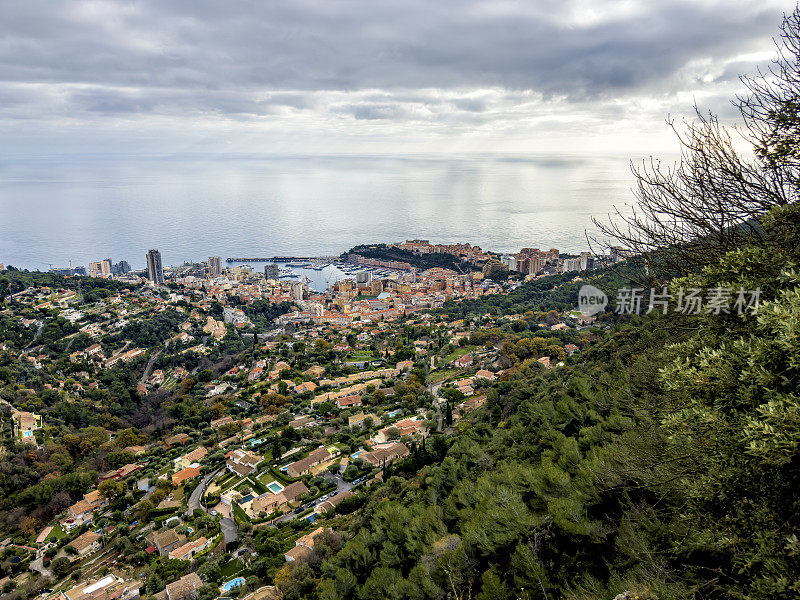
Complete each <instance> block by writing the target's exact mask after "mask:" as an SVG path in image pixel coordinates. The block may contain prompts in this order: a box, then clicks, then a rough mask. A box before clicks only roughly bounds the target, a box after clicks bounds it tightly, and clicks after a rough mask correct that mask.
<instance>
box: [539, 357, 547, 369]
mask: <svg viewBox="0 0 800 600" xmlns="http://www.w3.org/2000/svg"><path fill="white" fill-rule="evenodd" d="M536 362H539V363H541V364H543V365H544V368H545V369H549V368H550V357H549V356H543V357H542V358H539V359H537V361H536Z"/></svg>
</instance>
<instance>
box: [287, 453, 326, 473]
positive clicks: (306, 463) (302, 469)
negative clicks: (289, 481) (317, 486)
mask: <svg viewBox="0 0 800 600" xmlns="http://www.w3.org/2000/svg"><path fill="white" fill-rule="evenodd" d="M330 456H331V454H330V452H328V449H327V448H317V449H316V450H312V451H311V452H310V453H309V454H308V456H306V457H305V458H302V459H300V460H298V461H297V462H293V463H292V464H290V465H289V467H288V468H287V469H286V473H287V475H289V477H300V476H302V475H307V474H308V473H310V472H311V467H314V466H316V465H318V464H319V463H321V462H323V461H325V460H327V459H329V458H330Z"/></svg>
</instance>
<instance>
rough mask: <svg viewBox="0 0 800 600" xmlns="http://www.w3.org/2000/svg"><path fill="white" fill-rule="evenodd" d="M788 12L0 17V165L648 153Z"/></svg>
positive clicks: (417, 7)
mask: <svg viewBox="0 0 800 600" xmlns="http://www.w3.org/2000/svg"><path fill="white" fill-rule="evenodd" d="M793 6H794V4H793V3H790V2H786V1H774V0H766V1H764V0H760V1H758V2H754V1H752V0H747V1H739V0H727V1H723V2H721V1H716V0H692V1H682V0H681V1H678V0H655V1H654V0H644V1H639V0H530V1H527V2H514V1H507V0H496V1H484V2H471V1H461V2H455V1H452V0H435V1H431V0H425V1H419V0H402V1H394V0H382V1H378V2H376V1H375V0H323V1H309V0H291V1H273V0H226V1H223V2H221V1H219V0H214V1H209V0H141V1H137V0H125V1H123V0H91V1H70V0H60V1H58V2H53V1H51V0H47V1H46V0H25V1H19V2H16V1H6V2H2V3H0V157H25V156H32V157H33V156H52V155H56V156H58V155H69V156H82V155H89V156H91V155H117V154H119V155H131V154H138V155H156V156H161V155H165V156H168V155H192V154H195V153H196V154H211V155H217V154H219V155H225V154H231V155H238V154H285V155H307V154H311V155H340V154H343V155H348V154H379V155H381V154H405V153H408V154H426V153H430V154H472V153H492V154H517V153H519V154H525V153H550V152H560V153H564V152H567V153H569V152H617V151H618V152H636V153H648V152H660V151H669V150H674V149H675V141H674V138H673V136H672V135H671V134H670V132H669V130H668V128H667V127H666V125H665V120H666V119H667V117H669V116H673V117H676V118H678V119H680V118H683V117H687V116H691V110H692V105H693V104H694V103H697V104H698V105H699V106H700V107H702V108H704V109H710V110H713V111H715V112H717V113H718V114H719V115H720V116H721V118H722V119H723V121H726V122H733V120H734V119H735V116H736V113H735V109H734V108H733V106H732V105H731V103H730V100H731V98H732V97H733V96H734V95H735V94H736V93H737V92H740V91H741V90H742V84H741V82H740V81H739V75H740V74H743V73H752V72H754V71H755V69H756V68H757V67H758V66H763V65H765V64H767V62H768V61H769V60H770V59H771V58H772V57H773V56H774V54H775V47H774V42H773V40H772V38H773V36H775V35H776V34H777V32H778V26H779V25H780V22H781V18H782V12H783V11H790V10H792V8H793Z"/></svg>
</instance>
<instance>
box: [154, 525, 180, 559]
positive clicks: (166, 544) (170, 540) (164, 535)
mask: <svg viewBox="0 0 800 600" xmlns="http://www.w3.org/2000/svg"><path fill="white" fill-rule="evenodd" d="M145 540H147V542H148V543H150V544H152V545H153V546H155V548H156V550H158V553H159V554H160V555H161V556H169V553H170V552H172V551H173V550H174V549H175V548H177V547H179V546H182V545H184V544H185V543H186V540H187V538H186V536H185V535H182V534H180V533H178V532H177V531H175V530H174V529H166V530H165V531H153V532H151V533H149V534H148V535H147V536H146V537H145Z"/></svg>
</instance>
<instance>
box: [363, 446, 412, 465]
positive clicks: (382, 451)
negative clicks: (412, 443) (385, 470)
mask: <svg viewBox="0 0 800 600" xmlns="http://www.w3.org/2000/svg"><path fill="white" fill-rule="evenodd" d="M409 454H411V452H410V451H409V449H408V447H407V446H406V445H405V444H401V443H400V442H394V443H389V444H381V445H380V446H376V447H375V449H374V450H373V451H372V452H364V453H362V454H360V455H359V458H360V459H362V460H364V461H366V462H368V463H369V464H371V465H372V466H373V467H380V466H383V465H384V464H390V463H391V462H392V461H395V460H397V459H400V458H405V457H406V456H408V455H409Z"/></svg>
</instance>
